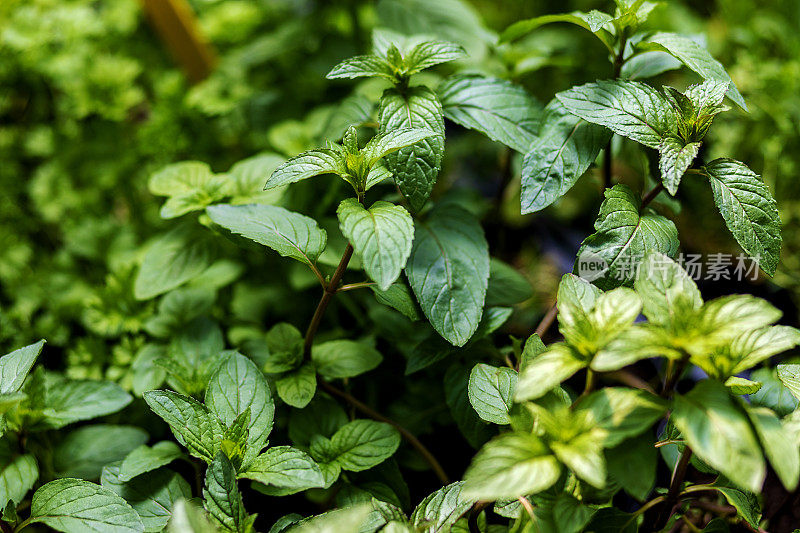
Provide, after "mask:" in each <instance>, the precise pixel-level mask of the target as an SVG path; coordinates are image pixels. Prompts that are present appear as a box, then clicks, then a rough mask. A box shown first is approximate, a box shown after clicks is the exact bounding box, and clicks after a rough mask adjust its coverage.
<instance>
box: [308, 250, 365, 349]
mask: <svg viewBox="0 0 800 533" xmlns="http://www.w3.org/2000/svg"><path fill="white" fill-rule="evenodd" d="M351 257H353V247H352V246H351V245H350V243H349V242H348V243H347V247H346V248H345V249H344V253H343V254H342V259H341V261H339V266H337V267H336V272H334V273H333V276H332V277H331V281H330V283H328V284H327V285H326V286H325V290H324V291H323V292H322V298H320V300H319V303H318V304H317V310H316V311H314V316H313V317H312V318H311V323H310V324H309V325H308V329H307V330H306V338H305V342H304V343H303V357H305V358H306V359H308V357H309V356H310V355H311V346H312V345H313V344H314V335H316V334H317V329H319V325H320V323H321V322H322V317H323V316H324V315H325V310H326V309H327V308H328V304H329V303H331V298H333V295H334V294H336V290H337V288H338V287H339V283H341V282H342V277H343V276H344V272H345V270H347V264H348V263H349V262H350V258H351Z"/></svg>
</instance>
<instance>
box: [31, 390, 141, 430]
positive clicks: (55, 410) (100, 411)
mask: <svg viewBox="0 0 800 533" xmlns="http://www.w3.org/2000/svg"><path fill="white" fill-rule="evenodd" d="M132 400H133V398H132V397H131V395H130V394H128V393H127V392H125V390H124V389H123V388H122V387H120V386H119V385H117V384H116V383H112V382H110V381H95V380H68V379H64V378H59V377H54V378H53V379H48V382H47V394H46V400H45V409H44V411H43V413H42V414H43V415H44V418H43V420H42V421H41V422H39V423H38V424H37V425H41V426H43V427H48V428H52V429H58V428H60V427H63V426H66V425H67V424H71V423H73V422H78V421H80V420H89V419H91V418H97V417H98V416H104V415H107V414H111V413H115V412H117V411H119V410H120V409H122V408H123V407H125V406H126V405H128V404H129V403H131V401H132Z"/></svg>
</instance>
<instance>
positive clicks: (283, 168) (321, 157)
mask: <svg viewBox="0 0 800 533" xmlns="http://www.w3.org/2000/svg"><path fill="white" fill-rule="evenodd" d="M321 174H336V175H338V176H342V177H344V176H346V175H347V166H346V165H345V162H344V157H343V156H342V154H340V153H338V152H336V151H334V150H329V149H324V150H310V151H308V152H303V153H302V154H300V155H298V156H295V157H293V158H291V159H289V160H288V161H286V162H285V163H283V164H282V165H280V166H279V167H278V168H276V169H275V171H274V172H273V173H272V174H271V175H270V177H269V178H268V179H267V182H266V184H265V185H264V190H269V189H274V188H276V187H283V186H285V185H289V184H292V183H297V182H298V181H302V180H305V179H308V178H313V177H314V176H319V175H321Z"/></svg>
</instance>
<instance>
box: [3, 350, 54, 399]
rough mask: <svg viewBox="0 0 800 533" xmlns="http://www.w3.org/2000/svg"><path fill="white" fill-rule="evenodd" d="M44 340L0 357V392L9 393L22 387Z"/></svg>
mask: <svg viewBox="0 0 800 533" xmlns="http://www.w3.org/2000/svg"><path fill="white" fill-rule="evenodd" d="M45 342H46V341H45V340H44V339H42V340H40V341H39V342H37V343H34V344H30V345H28V346H25V347H24V348H20V349H18V350H14V351H13V352H11V353H8V354H6V355H4V356H3V357H0V394H11V393H12V392H17V391H18V390H19V389H20V388H21V387H22V384H23V383H24V382H25V378H26V377H27V375H28V372H30V371H31V368H32V367H33V363H34V362H36V358H37V357H39V354H40V353H42V348H43V347H44V343H45Z"/></svg>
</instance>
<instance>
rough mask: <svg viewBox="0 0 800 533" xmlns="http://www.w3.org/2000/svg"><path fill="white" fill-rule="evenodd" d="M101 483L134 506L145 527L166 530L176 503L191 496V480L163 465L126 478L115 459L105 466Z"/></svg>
mask: <svg viewBox="0 0 800 533" xmlns="http://www.w3.org/2000/svg"><path fill="white" fill-rule="evenodd" d="M100 483H101V485H102V486H103V487H104V488H106V489H109V490H111V491H113V492H114V493H116V494H118V495H119V496H121V497H122V498H123V499H124V500H125V501H126V502H128V504H130V506H131V507H133V509H134V510H135V511H136V513H137V514H138V515H139V517H140V518H141V519H142V523H143V524H144V530H145V531H152V532H157V531H163V529H164V526H166V525H167V522H169V520H170V517H172V509H173V507H174V505H175V503H176V502H177V501H178V500H181V499H188V498H191V497H192V489H191V488H190V487H189V484H188V483H187V482H186V481H185V480H184V479H183V478H182V477H181V476H180V475H178V474H176V473H175V472H172V471H170V470H167V469H163V468H162V469H158V470H154V471H151V472H147V473H146V474H143V475H141V476H139V477H137V478H136V479H134V480H128V481H124V480H123V479H121V477H120V465H119V463H113V464H110V465H107V466H106V467H105V468H103V475H102V477H101V479H100Z"/></svg>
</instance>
